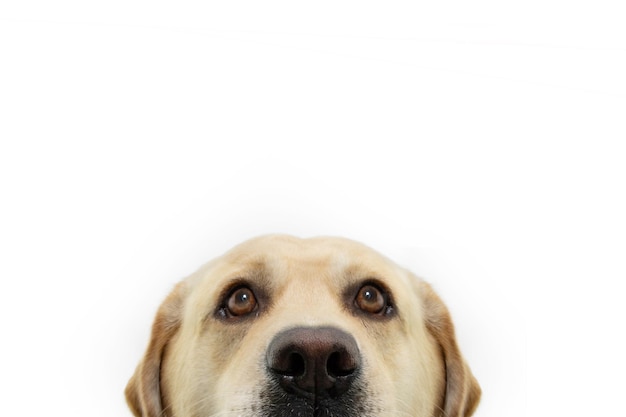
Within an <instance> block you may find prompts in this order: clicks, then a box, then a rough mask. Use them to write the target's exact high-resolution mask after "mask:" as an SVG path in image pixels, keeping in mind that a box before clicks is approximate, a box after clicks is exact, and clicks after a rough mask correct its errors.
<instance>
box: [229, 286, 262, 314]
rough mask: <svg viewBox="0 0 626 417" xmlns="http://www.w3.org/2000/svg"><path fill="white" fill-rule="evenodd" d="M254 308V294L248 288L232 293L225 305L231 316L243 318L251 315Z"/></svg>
mask: <svg viewBox="0 0 626 417" xmlns="http://www.w3.org/2000/svg"><path fill="white" fill-rule="evenodd" d="M256 306H257V302H256V298H255V297H254V293H253V292H252V290H251V289H250V288H248V287H241V288H238V289H236V290H235V291H233V293H232V294H231V295H230V297H229V298H228V302H227V303H226V308H227V309H228V313H229V314H230V315H231V316H245V315H246V314H250V313H252V312H253V311H254V309H255V308H256Z"/></svg>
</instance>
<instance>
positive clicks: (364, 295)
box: [355, 284, 387, 314]
mask: <svg viewBox="0 0 626 417" xmlns="http://www.w3.org/2000/svg"><path fill="white" fill-rule="evenodd" d="M355 303H356V305H357V307H358V308H360V309H361V310H363V311H364V312H366V313H370V314H383V313H384V312H385V310H386V309H385V307H387V297H386V294H385V293H383V291H382V290H380V289H379V288H377V287H375V286H373V285H371V284H367V285H364V286H363V287H361V289H360V290H359V292H358V294H357V296H356V300H355Z"/></svg>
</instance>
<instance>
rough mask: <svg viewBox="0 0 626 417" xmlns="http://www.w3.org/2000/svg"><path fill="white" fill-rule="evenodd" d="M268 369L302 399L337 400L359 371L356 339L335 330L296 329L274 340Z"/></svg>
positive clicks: (287, 389) (328, 328)
mask: <svg viewBox="0 0 626 417" xmlns="http://www.w3.org/2000/svg"><path fill="white" fill-rule="evenodd" d="M266 359H267V366H268V367H269V369H270V370H271V372H273V374H274V375H275V376H276V377H277V378H278V380H279V383H280V385H281V387H282V388H283V389H284V390H285V391H287V392H290V393H294V394H297V395H300V396H302V397H314V396H322V397H326V396H327V397H331V398H336V397H338V396H340V395H341V394H343V393H344V392H346V391H347V390H348V389H349V388H350V385H351V384H352V381H353V380H354V378H355V376H356V375H357V373H358V371H359V365H360V354H359V349H358V347H357V344H356V341H355V340H354V337H352V336H351V335H350V334H348V333H346V332H344V331H342V330H339V329H337V328H334V327H296V328H292V329H288V330H285V331H283V332H281V333H279V334H278V335H276V336H275V337H274V339H273V340H272V342H271V343H270V345H269V347H268V349H267V356H266Z"/></svg>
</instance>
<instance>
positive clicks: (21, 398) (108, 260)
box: [0, 0, 626, 417]
mask: <svg viewBox="0 0 626 417" xmlns="http://www.w3.org/2000/svg"><path fill="white" fill-rule="evenodd" d="M216 3H217V2H216ZM220 3H222V4H210V3H209V2H204V1H196V2H193V1H179V2H173V1H172V2H166V1H150V2H148V1H136V0H124V1H119V0H118V1H107V2H86V1H69V0H60V1H54V2H52V1H42V2H38V3H37V2H33V1H12V0H9V1H6V0H5V1H3V2H2V3H1V4H0V141H1V142H0V198H1V204H0V214H1V215H0V279H1V284H0V325H1V329H2V333H1V334H2V342H1V343H0V364H1V368H0V375H1V376H0V384H1V385H2V386H1V387H0V392H1V393H2V394H1V397H2V400H1V402H2V408H3V414H5V415H11V416H43V415H55V416H56V415H59V416H60V415H63V416H129V415H130V413H129V412H128V411H127V409H126V405H125V403H124V400H123V395H122V392H123V388H124V386H125V384H126V381H127V379H128V377H129V376H130V375H131V373H132V372H133V370H134V367H135V365H136V363H137V362H138V360H139V358H140V356H141V354H142V352H143V350H144V348H145V346H146V343H147V339H148V331H149V326H150V323H151V320H152V318H153V314H154V312H155V310H156V308H157V306H158V304H159V303H160V301H161V300H162V299H163V297H164V296H165V295H166V294H167V293H168V291H169V289H170V288H171V287H172V286H173V284H174V283H175V282H177V281H178V280H179V279H181V278H183V277H184V276H186V275H188V274H190V273H191V272H193V271H194V270H195V269H196V268H197V267H199V266H200V265H201V264H202V263H204V262H206V261H208V260H209V259H211V258H213V257H214V256H217V255H219V254H221V253H222V252H224V251H225V250H227V249H229V248H230V247H231V246H232V245H234V244H236V243H239V242H240V241H242V240H244V239H247V238H249V237H252V236H255V235H258V234H263V233H273V232H285V233H291V234H295V235H298V236H303V237H306V236H314V235H329V234H330V235H342V236H347V237H350V238H353V239H356V240H359V241H363V242H365V243H366V244H368V245H370V246H372V247H374V248H375V249H377V250H379V251H381V252H383V253H384V254H386V255H388V256H389V257H391V258H392V259H394V260H396V261H397V262H398V263H400V264H402V265H404V266H406V267H408V268H410V269H412V270H413V271H414V272H416V273H418V274H420V275H421V276H423V277H425V278H426V279H427V280H429V281H431V282H433V284H434V286H435V288H436V289H437V290H438V291H439V293H440V294H441V295H442V297H443V299H444V300H445V301H446V302H447V303H448V305H449V306H450V309H451V311H452V314H453V316H454V318H455V321H456V325H457V329H458V333H459V339H460V344H461V347H462V350H463V352H464V354H465V355H466V357H467V359H468V362H469V363H470V364H471V366H472V368H473V370H474V372H475V374H476V376H477V377H478V379H479V380H480V382H481V384H482V386H483V391H484V397H483V401H482V404H481V406H480V408H479V411H478V412H477V414H476V415H477V416H480V417H502V416H508V417H516V416H544V415H545V416H548V415H550V416H552V415H559V416H568V415H580V416H591V415H602V414H611V415H618V414H619V412H622V411H623V398H624V392H625V391H626V384H625V383H624V373H625V372H626V363H625V359H624V352H625V351H626V343H625V342H624V317H626V311H625V308H624V301H623V296H624V290H623V281H624V279H625V278H626V267H625V266H624V254H625V249H626V242H625V241H624V236H625V235H626V220H625V216H624V213H626V197H625V184H624V183H625V178H626V168H625V161H624V160H625V156H626V154H625V152H624V149H623V146H624V141H625V139H626V117H625V116H626V75H625V74H626V29H625V28H626V24H624V22H625V21H626V11H625V10H624V8H623V7H622V6H621V5H620V3H623V2H621V1H614V2H610V1H594V2H591V1H589V2H572V1H524V2H516V3H512V2H502V1H473V2H467V1H465V2H461V1H458V2H429V3H428V4H426V3H424V4H422V3H419V2H396V1H389V2H371V1H362V2H349V3H346V2H341V1H339V2H337V1H317V2H309V3H302V2H294V1H284V2H276V1H270V2H263V1H256V2H239V1H235V2H228V3H227V4H226V2H220Z"/></svg>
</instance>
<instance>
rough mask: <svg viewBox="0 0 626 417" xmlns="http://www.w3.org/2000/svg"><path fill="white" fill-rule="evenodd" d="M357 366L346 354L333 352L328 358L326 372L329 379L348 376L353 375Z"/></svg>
mask: <svg viewBox="0 0 626 417" xmlns="http://www.w3.org/2000/svg"><path fill="white" fill-rule="evenodd" d="M356 367H357V364H356V363H355V361H354V359H353V358H352V357H351V355H350V354H349V353H347V352H334V353H332V354H331V355H330V356H329V357H328V361H327V362H326V371H327V372H328V375H330V376H331V377H334V378H336V377H341V376H348V375H351V374H352V373H354V371H355V370H356Z"/></svg>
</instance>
